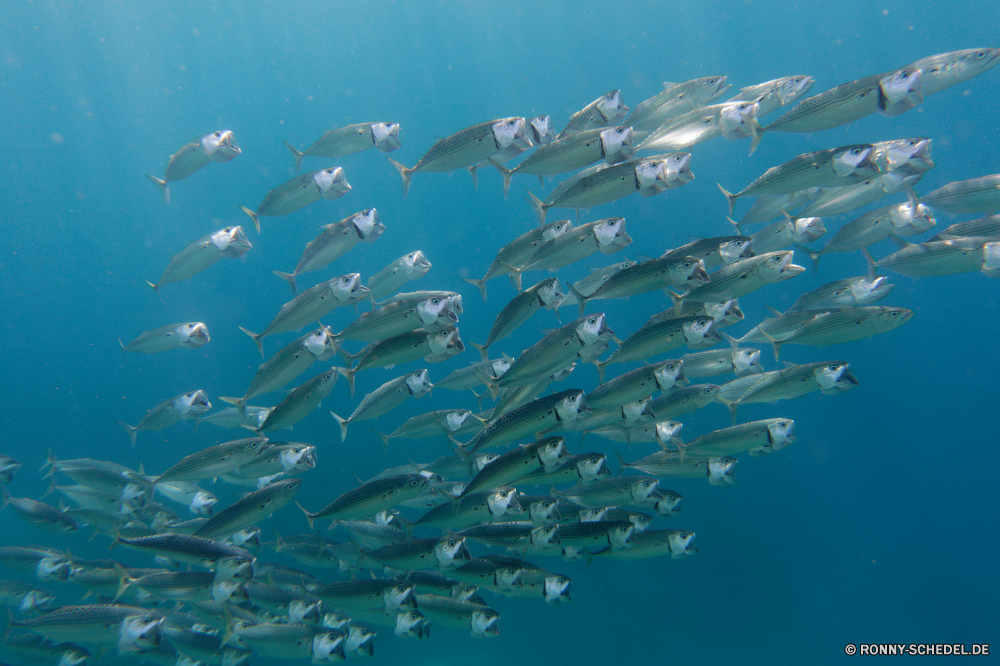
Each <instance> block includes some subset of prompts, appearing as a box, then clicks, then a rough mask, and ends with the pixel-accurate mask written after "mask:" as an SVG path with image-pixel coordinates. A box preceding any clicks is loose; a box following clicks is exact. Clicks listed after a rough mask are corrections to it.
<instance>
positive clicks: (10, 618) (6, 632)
mask: <svg viewBox="0 0 1000 666" xmlns="http://www.w3.org/2000/svg"><path fill="white" fill-rule="evenodd" d="M3 609H4V611H5V613H4V618H5V619H6V622H7V624H6V626H5V627H4V628H3V638H4V640H7V637H8V636H10V630H11V629H14V628H16V627H18V626H20V625H19V624H18V622H17V620H16V619H14V614H13V613H11V612H10V606H8V605H7V604H6V603H5V604H4V605H3Z"/></svg>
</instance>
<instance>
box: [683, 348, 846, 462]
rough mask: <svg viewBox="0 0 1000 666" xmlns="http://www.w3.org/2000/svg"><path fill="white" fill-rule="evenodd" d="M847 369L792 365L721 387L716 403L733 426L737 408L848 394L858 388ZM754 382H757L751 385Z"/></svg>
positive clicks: (843, 365)
mask: <svg viewBox="0 0 1000 666" xmlns="http://www.w3.org/2000/svg"><path fill="white" fill-rule="evenodd" d="M850 367H851V366H850V364H849V363H844V362H842V361H822V362H819V363H807V364H805V365H791V366H789V367H787V368H785V369H784V370H776V371H774V372H765V373H763V374H761V375H758V376H756V377H753V376H751V377H743V378H740V379H735V380H733V381H732V382H729V383H727V384H723V385H722V387H721V388H720V389H719V394H718V395H717V396H716V400H718V401H719V402H721V403H723V404H724V405H726V406H727V407H728V408H729V413H730V415H731V416H732V419H733V422H734V423H735V422H736V410H737V409H738V408H739V406H740V405H745V404H750V403H755V402H769V403H774V402H777V401H778V400H791V399H794V398H798V397H801V396H803V395H806V394H807V393H812V392H813V391H820V392H821V393H823V395H838V394H840V393H843V392H845V391H849V390H850V389H852V388H854V387H856V386H857V385H858V380H857V378H855V377H854V375H852V374H851V373H850ZM754 379H756V381H752V380H754ZM747 380H751V381H747ZM730 384H733V385H735V390H734V391H730V390H729V385H730ZM690 444H691V443H689V444H688V445H689V446H690ZM713 452H714V451H713ZM722 453H723V454H729V453H730V452H729V451H723V452H722Z"/></svg>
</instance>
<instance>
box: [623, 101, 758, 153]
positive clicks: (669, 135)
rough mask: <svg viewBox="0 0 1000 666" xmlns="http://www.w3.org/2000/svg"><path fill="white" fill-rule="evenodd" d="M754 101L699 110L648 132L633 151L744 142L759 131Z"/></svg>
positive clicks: (728, 103) (678, 148)
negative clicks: (720, 140) (717, 140)
mask: <svg viewBox="0 0 1000 666" xmlns="http://www.w3.org/2000/svg"><path fill="white" fill-rule="evenodd" d="M758 113H759V108H758V106H757V100H756V99H749V100H740V101H736V102H724V103H722V104H713V105H711V106H703V107H699V108H697V109H695V110H693V111H689V112H687V113H685V114H684V115H682V116H679V117H677V118H674V119H673V120H671V121H670V122H668V123H665V124H663V125H661V126H660V127H659V128H657V129H656V130H654V131H653V132H651V133H650V134H649V135H648V136H647V137H646V138H645V139H643V141H642V143H640V144H639V145H638V146H636V150H681V149H684V148H690V147H691V146H694V145H697V144H699V143H702V142H704V141H709V140H711V139H714V138H717V137H720V136H721V137H723V138H725V139H728V140H730V141H735V140H738V139H745V138H747V137H750V136H753V135H755V134H757V133H758V132H759V131H760V125H758V124H757V115H758Z"/></svg>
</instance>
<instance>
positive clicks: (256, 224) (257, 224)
mask: <svg viewBox="0 0 1000 666" xmlns="http://www.w3.org/2000/svg"><path fill="white" fill-rule="evenodd" d="M240 210H241V211H243V212H244V213H246V214H247V215H249V216H250V219H251V220H253V228H254V229H256V230H257V233H258V234H260V218H259V217H258V216H257V213H255V212H253V211H252V210H250V209H249V208H247V207H246V206H240Z"/></svg>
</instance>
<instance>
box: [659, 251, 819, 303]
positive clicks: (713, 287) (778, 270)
mask: <svg viewBox="0 0 1000 666" xmlns="http://www.w3.org/2000/svg"><path fill="white" fill-rule="evenodd" d="M792 257H793V252H792V251H791V250H779V251H777V252H768V253H767V254H760V255H757V256H754V257H750V258H749V259H741V260H740V261H737V262H735V263H732V264H729V265H728V266H723V267H722V268H720V269H719V270H718V271H716V272H715V273H712V275H711V280H710V281H709V283H708V284H703V285H699V286H697V287H695V288H694V289H691V290H690V291H687V292H685V293H684V294H681V295H680V296H675V297H673V298H674V302H675V303H677V302H681V301H684V300H687V301H698V302H701V303H706V302H718V301H726V300H729V299H734V298H742V297H743V296H746V295H747V294H750V293H752V292H754V291H757V290H758V289H760V288H762V287H764V286H766V285H768V284H773V283H775V282H781V281H784V280H788V279H791V278H793V277H795V276H796V275H798V274H800V273H801V272H802V271H804V270H805V269H804V268H803V267H802V266H798V265H796V264H793V263H791V262H792Z"/></svg>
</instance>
